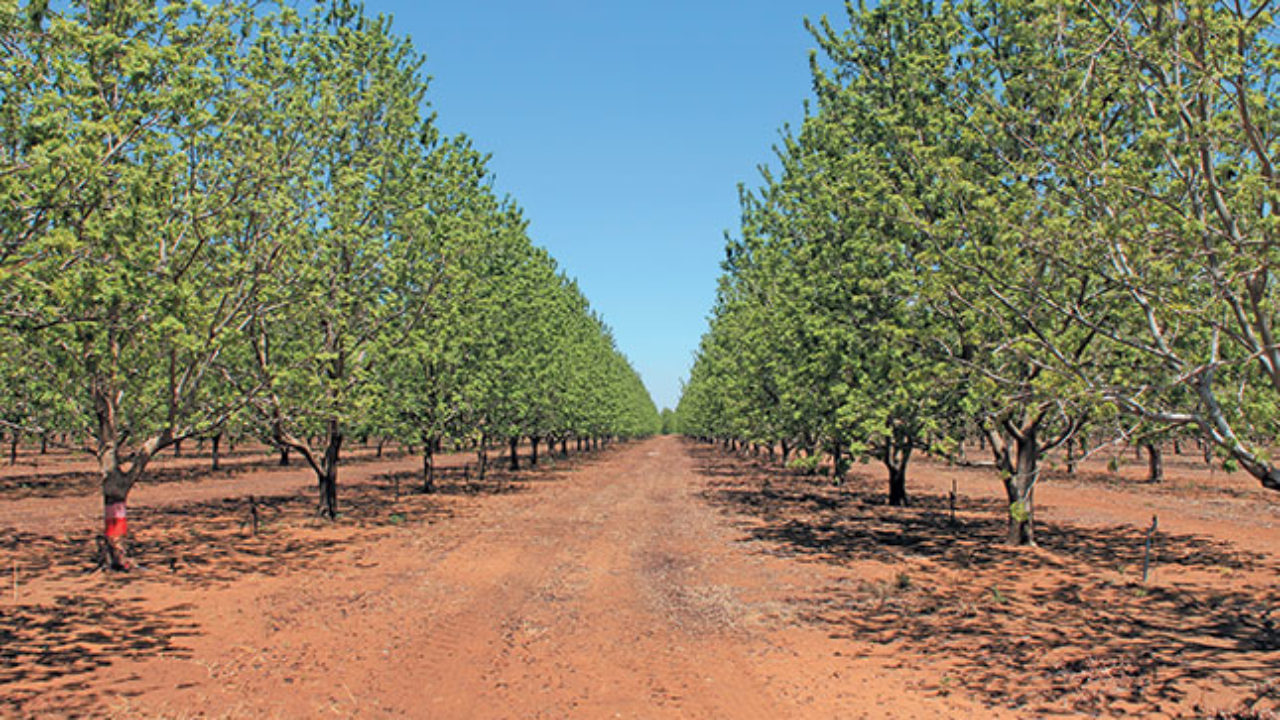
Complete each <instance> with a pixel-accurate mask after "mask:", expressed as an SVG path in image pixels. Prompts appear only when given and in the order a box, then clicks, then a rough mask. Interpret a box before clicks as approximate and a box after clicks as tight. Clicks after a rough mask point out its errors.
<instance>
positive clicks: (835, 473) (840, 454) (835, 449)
mask: <svg viewBox="0 0 1280 720" xmlns="http://www.w3.org/2000/svg"><path fill="white" fill-rule="evenodd" d="M843 445H844V443H843V442H841V441H840V440H839V439H836V440H832V441H831V477H832V479H833V480H834V481H835V483H836V484H837V485H839V484H840V483H841V482H842V481H843V480H844V471H845V466H844V449H843V447H842V446H843Z"/></svg>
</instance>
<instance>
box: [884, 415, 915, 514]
mask: <svg viewBox="0 0 1280 720" xmlns="http://www.w3.org/2000/svg"><path fill="white" fill-rule="evenodd" d="M914 449H915V445H914V444H913V443H912V442H910V441H909V440H908V439H907V436H906V434H905V433H902V434H900V435H899V436H898V437H896V438H894V439H892V440H891V441H890V444H889V445H887V446H886V447H885V450H884V454H883V456H882V458H881V459H882V460H883V461H884V465H885V468H887V469H888V470H889V505H891V506H893V507H906V506H907V505H908V502H909V501H908V499H907V463H908V462H910V461H911V451H912V450H914Z"/></svg>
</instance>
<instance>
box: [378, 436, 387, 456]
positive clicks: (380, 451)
mask: <svg viewBox="0 0 1280 720" xmlns="http://www.w3.org/2000/svg"><path fill="white" fill-rule="evenodd" d="M386 443H387V440H386V438H378V451H377V453H378V454H377V457H379V458H381V457H382V446H383V445H385V444H386Z"/></svg>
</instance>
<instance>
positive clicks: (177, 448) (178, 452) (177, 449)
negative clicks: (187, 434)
mask: <svg viewBox="0 0 1280 720" xmlns="http://www.w3.org/2000/svg"><path fill="white" fill-rule="evenodd" d="M173 456H174V457H182V441H181V440H179V441H178V442H176V443H174V444H173Z"/></svg>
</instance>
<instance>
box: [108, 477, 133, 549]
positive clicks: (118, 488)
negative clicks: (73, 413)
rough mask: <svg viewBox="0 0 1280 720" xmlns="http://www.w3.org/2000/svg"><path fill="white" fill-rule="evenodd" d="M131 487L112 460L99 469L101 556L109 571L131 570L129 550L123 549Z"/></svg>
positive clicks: (126, 532) (131, 484)
mask: <svg viewBox="0 0 1280 720" xmlns="http://www.w3.org/2000/svg"><path fill="white" fill-rule="evenodd" d="M132 487H133V483H132V482H130V479H129V476H128V475H126V474H125V473H123V472H121V471H120V469H119V467H117V466H115V465H114V461H108V464H107V466H106V467H104V468H103V470H102V517H103V528H102V538H101V546H102V552H103V557H102V559H101V562H102V564H103V566H104V567H106V568H107V569H109V570H119V571H124V572H127V571H129V570H132V569H133V563H132V562H131V561H130V560H129V553H128V551H127V550H126V548H125V538H126V537H127V536H128V534H129V526H128V522H127V520H126V517H125V516H126V512H125V509H126V501H127V499H128V497H129V490H130V489H131V488H132Z"/></svg>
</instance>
